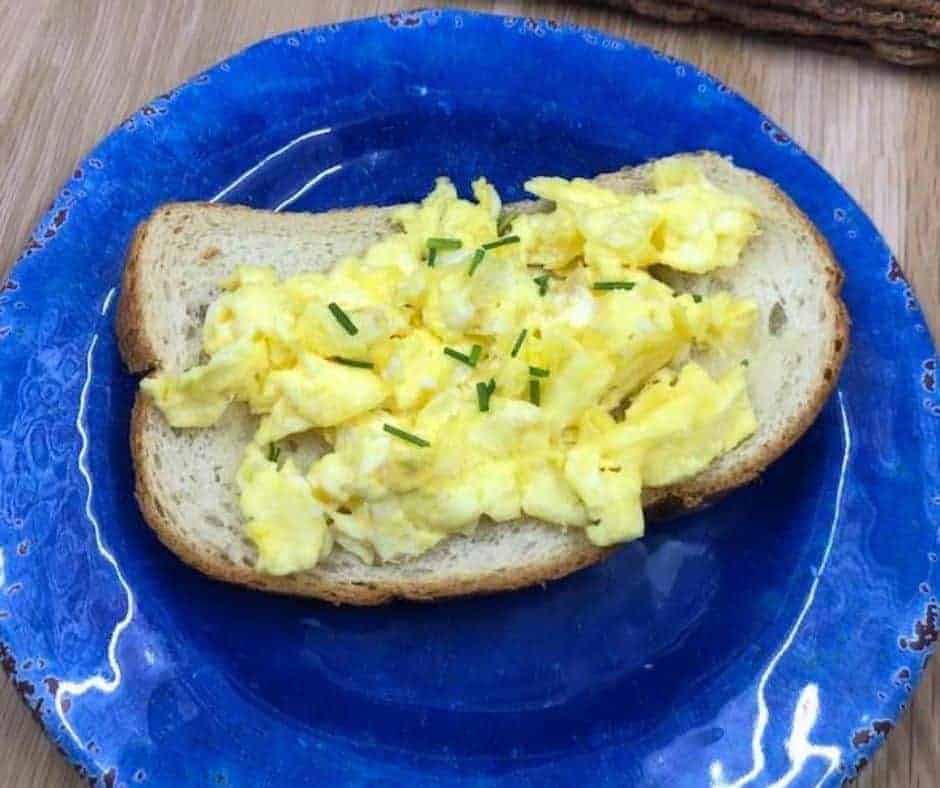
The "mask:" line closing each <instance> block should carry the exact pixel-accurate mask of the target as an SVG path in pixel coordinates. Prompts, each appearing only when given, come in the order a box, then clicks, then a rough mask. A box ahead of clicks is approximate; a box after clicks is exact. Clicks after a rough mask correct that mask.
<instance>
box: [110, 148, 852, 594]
mask: <svg viewBox="0 0 940 788" xmlns="http://www.w3.org/2000/svg"><path fill="white" fill-rule="evenodd" d="M689 155H692V154H689ZM694 158H695V159H696V160H697V161H698V162H699V163H700V165H701V166H702V167H703V169H704V171H705V172H706V174H707V175H708V177H709V178H710V180H711V181H712V182H713V183H715V184H716V185H718V186H720V187H721V188H723V189H725V190H727V191H730V192H735V193H739V194H742V195H744V196H746V197H747V198H748V199H750V200H751V201H752V202H753V203H754V204H755V205H756V206H757V208H758V210H759V212H760V215H761V220H760V224H761V233H760V235H759V236H758V237H757V238H755V239H754V240H752V241H751V243H750V244H749V245H748V247H747V248H746V249H745V252H744V254H743V257H742V261H741V263H740V264H739V265H737V266H734V267H732V268H728V269H720V270H718V271H716V272H714V273H712V274H709V275H707V276H704V277H701V276H699V277H696V276H689V275H677V274H675V273H673V272H663V275H664V276H668V277H669V279H670V282H671V284H673V285H674V286H675V287H677V288H678V289H680V290H683V289H687V290H691V289H693V287H694V290H695V292H698V293H704V294H707V293H708V292H710V291H718V290H727V291H730V292H732V293H734V294H736V295H738V296H744V297H749V298H752V299H754V300H755V301H756V302H757V304H758V306H759V310H760V320H759V325H758V327H757V329H756V330H755V336H754V338H753V340H752V342H751V344H750V346H749V347H747V348H745V349H743V350H742V352H741V355H740V357H738V358H735V359H728V358H723V359H718V358H708V357H705V358H703V359H700V361H702V362H703V363H704V364H705V365H706V366H709V365H714V366H716V367H718V368H720V367H722V366H727V364H729V363H736V362H737V361H740V360H741V359H743V358H747V359H748V362H749V366H748V370H749V374H748V383H749V389H750V395H751V400H752V403H753V407H754V411H755V413H756V415H757V418H758V421H759V427H758V430H757V432H756V433H755V434H754V435H753V436H751V437H750V438H748V439H747V440H746V441H744V442H743V443H742V444H741V445H740V446H738V447H737V448H736V449H735V450H734V451H732V452H730V453H728V454H726V455H724V456H722V457H720V458H718V459H717V460H715V461H714V462H713V463H712V464H711V465H710V466H709V467H708V468H707V469H706V470H705V471H704V472H702V473H700V474H699V475H697V476H696V477H694V478H693V479H690V480H688V481H685V482H682V483H681V484H677V485H674V486H671V487H668V488H650V489H647V490H646V491H645V492H644V507H645V508H646V510H647V516H648V517H650V518H656V517H662V516H664V515H668V514H673V513H677V512H682V511H687V510H691V509H694V508H697V507H700V506H702V505H703V504H704V503H707V502H708V501H709V500H712V499H715V498H717V497H720V496H721V495H723V494H725V493H727V492H728V491H730V490H732V489H734V488H735V487H738V486H740V485H742V484H745V483H747V482H749V481H751V480H752V479H754V478H755V477H756V476H757V474H759V473H760V472H761V471H762V470H763V469H764V468H765V467H766V466H767V465H768V464H770V463H771V462H773V461H774V460H775V459H776V458H777V457H779V456H780V455H781V454H782V453H783V452H784V451H786V450H787V449H788V448H789V447H790V446H791V445H792V444H793V443H794V442H795V441H796V440H797V439H798V438H799V437H800V436H801V435H802V434H803V432H804V431H805V430H806V429H807V428H808V427H809V425H810V424H811V423H812V421H813V420H814V419H815V417H816V415H817V414H818V413H819V411H820V409H821V408H822V406H823V404H824V402H825V400H826V398H827V397H828V395H829V394H830V392H831V391H832V389H833V387H834V385H835V381H836V377H837V375H838V373H839V369H840V367H841V364H842V360H843V358H844V356H845V353H846V350H847V346H848V332H849V321H848V316H847V313H846V310H845V305H844V304H843V303H842V301H841V299H840V297H839V291H840V288H841V284H842V272H841V270H840V269H839V267H838V265H837V264H836V262H835V261H834V259H833V257H832V253H831V251H830V249H829V247H828V245H827V244H826V242H825V241H824V240H823V238H822V237H821V236H820V235H819V233H818V232H817V230H816V229H815V227H813V225H812V224H811V223H810V222H809V220H807V218H806V217H805V216H804V215H803V214H802V213H801V212H800V211H799V209H798V208H797V207H796V206H795V205H794V204H793V203H792V202H791V201H790V199H789V198H788V197H787V196H786V195H784V194H783V193H782V192H781V191H780V190H779V189H778V188H777V187H776V186H775V185H774V184H773V183H771V182H770V181H768V180H766V179H765V178H762V177H760V176H758V175H755V174H754V173H752V172H749V171H747V170H743V169H740V168H738V167H735V166H734V165H733V164H732V163H731V162H730V161H728V160H726V159H723V158H721V157H719V156H716V155H714V154H708V153H704V154H694ZM650 168H651V165H644V166H641V167H637V168H633V169H626V170H622V171H620V172H615V173H610V174H606V175H601V176H598V178H597V181H598V182H599V183H602V184H604V185H605V186H608V187H610V188H612V189H614V190H616V191H624V192H635V191H640V190H644V189H646V188H647V187H648V183H647V181H648V178H649V174H650ZM513 207H514V208H521V209H522V210H539V209H540V208H543V207H544V206H542V205H540V204H538V203H534V202H533V203H525V204H520V205H519V206H513ZM392 210H393V209H392V208H357V209H353V210H337V211H329V212H326V213H320V214H298V213H286V214H275V213H271V212H268V211H258V210H253V209H250V208H245V207H240V206H228V205H212V204H203V203H180V204H171V205H166V206H163V207H162V208H160V209H158V210H157V211H156V212H155V213H154V214H153V215H152V216H151V217H150V218H149V219H148V220H147V221H145V222H144V223H143V224H141V226H140V227H139V228H138V230H137V233H136V235H135V237H134V240H133V242H132V244H131V246H130V250H129V254H128V261H127V268H126V270H125V273H124V281H123V287H122V291H121V300H120V305H119V309H118V317H117V332H118V338H119V342H120V348H121V353H122V355H123V357H124V360H125V362H126V363H127V366H128V367H129V368H130V370H131V371H132V372H137V373H146V372H149V371H151V370H165V371H169V372H174V373H175V372H181V371H182V370H184V369H185V368H187V367H189V366H191V365H193V364H195V363H197V362H198V360H199V358H200V336H201V327H202V322H203V318H204V316H205V312H206V308H207V307H208V305H209V304H210V303H211V302H212V301H213V300H214V299H215V298H216V296H217V295H218V294H219V282H220V281H221V280H222V279H223V278H224V277H225V276H226V275H227V274H228V273H229V272H231V271H232V270H233V269H234V268H235V267H236V266H238V265H240V264H257V265H271V266H273V267H274V268H275V269H276V270H277V271H278V273H279V274H280V275H281V276H290V275H292V274H296V273H299V272H301V271H308V270H316V269H324V268H328V267H329V266H331V265H332V264H333V263H335V262H336V261H338V260H339V259H341V258H343V257H345V256H347V255H351V254H356V253H359V252H361V251H363V250H364V249H365V248H366V247H368V246H369V245H370V244H372V243H373V242H375V241H376V240H378V239H380V238H382V237H383V236H385V235H387V234H388V233H389V232H391V231H392V230H393V229H394V228H393V226H392V224H391V220H390V216H391V212H392ZM255 426H256V420H255V418H253V417H251V416H250V415H249V414H248V413H247V411H246V410H245V409H244V408H242V407H240V406H233V407H231V408H230V409H229V411H228V412H227V413H226V415H225V417H224V418H223V419H222V421H221V422H220V423H219V424H218V425H216V426H215V427H212V428H209V429H198V430H174V429H173V428H171V427H170V426H169V425H168V424H167V423H166V421H165V420H164V418H163V416H162V414H161V413H160V412H159V411H158V410H157V408H156V407H155V406H154V405H153V404H152V403H151V401H150V400H149V399H148V398H146V397H144V396H140V395H138V397H137V401H136V403H135V406H134V413H133V424H132V429H131V450H132V454H133V459H134V467H135V472H136V480H137V485H136V487H137V489H136V493H137V498H138V500H139V502H140V506H141V510H142V512H143V514H144V518H145V519H146V520H147V522H148V523H149V524H150V526H151V527H152V528H153V529H154V531H156V533H157V535H158V536H159V537H160V539H161V540H162V541H163V542H164V544H166V545H167V546H168V547H169V548H170V549H171V550H173V551H174V552H175V553H176V554H177V555H178V556H179V557H180V558H182V559H183V560H184V561H186V562H187V563H188V564H190V565H192V566H193V567H195V568H196V569H198V570H200V571H202V572H204V573H205V574H207V575H210V576H211V577H214V578H217V579H219V580H225V581H228V582H232V583H239V584H243V585H247V586H252V587H255V588H260V589H264V590H268V591H275V592H280V593H287V594H296V595H301V596H312V597H320V598H322V599H328V600H332V601H334V602H348V603H354V604H378V603H380V602H384V601H386V600H389V599H392V598H396V597H403V598H410V599H433V598H437V597H444V596H455V595H460V594H472V593H481V592H490V591H498V590H504V589H512V588H519V587H522V586H527V585H531V584H534V583H539V582H544V581H547V580H551V579H554V578H557V577H561V576H563V575H565V574H568V573H569V572H572V571H574V570H576V569H579V568H581V567H583V566H587V565H589V564H592V563H595V562H597V561H600V560H601V559H603V558H604V557H605V556H606V555H607V554H608V552H609V550H605V549H601V548H598V547H596V546H594V545H592V544H591V543H590V542H588V541H587V539H586V538H585V537H584V535H583V533H582V532H581V531H580V530H578V529H569V530H567V531H566V530H563V529H561V528H558V527H555V526H552V525H550V524H546V523H541V522H538V521H535V520H531V519H524V520H519V521H515V522H512V523H501V524H492V523H481V524H480V526H479V527H478V528H477V529H476V531H475V532H474V534H473V535H471V536H453V537H450V538H448V539H446V540H444V541H443V542H442V543H441V544H439V545H438V546H437V547H435V548H434V549H432V550H431V551H429V552H428V553H425V554H424V555H422V556H420V557H418V558H416V559H410V560H407V561H404V562H401V563H388V564H383V565H375V566H369V565H366V564H364V563H362V562H361V561H360V560H359V559H358V558H355V557H354V556H352V555H351V554H349V553H347V552H346V551H344V550H341V549H337V550H335V551H334V553H333V554H332V555H331V556H330V557H329V558H328V559H327V560H326V561H324V562H323V563H322V564H320V565H318V566H317V567H316V568H314V569H312V570H310V571H306V572H302V573H298V574H294V575H288V576H273V575H267V574H264V573H261V572H258V571H256V570H255V569H254V568H253V567H254V561H255V550H254V547H253V546H252V544H251V543H250V542H249V541H248V540H247V539H246V538H245V536H244V535H243V529H242V516H241V513H240V510H239V506H238V491H237V487H236V484H235V472H236V469H237V467H238V465H239V463H240V461H241V457H242V453H243V450H244V447H245V445H246V444H247V443H248V442H249V440H250V439H251V437H252V435H253V433H254V429H255ZM293 448H294V449H295V450H296V451H298V452H300V453H301V454H302V455H306V457H305V458H310V459H312V458H313V457H315V456H316V455H317V454H318V453H322V451H323V450H324V447H323V445H322V444H321V443H320V442H319V441H318V439H317V438H316V437H314V436H304V437H301V438H300V439H299V440H297V441H295V445H294V446H293ZM305 458H304V459H305Z"/></svg>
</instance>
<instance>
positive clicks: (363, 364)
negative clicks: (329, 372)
mask: <svg viewBox="0 0 940 788" xmlns="http://www.w3.org/2000/svg"><path fill="white" fill-rule="evenodd" d="M330 361H334V362H336V363H337V364H343V365H345V366H347V367H356V368H357V369H372V368H373V367H374V366H375V364H373V363H372V362H371V361H358V360H357V359H354V358H343V357H342V356H333V357H332V358H331V359H330Z"/></svg>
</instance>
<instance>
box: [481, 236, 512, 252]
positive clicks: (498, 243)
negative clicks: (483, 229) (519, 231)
mask: <svg viewBox="0 0 940 788" xmlns="http://www.w3.org/2000/svg"><path fill="white" fill-rule="evenodd" d="M517 243H519V236H518V235H507V236H506V237H505V238H500V239H499V240H498V241H490V242H489V243H485V244H483V246H481V247H480V248H481V249H498V248H499V247H500V246H508V245H509V244H517Z"/></svg>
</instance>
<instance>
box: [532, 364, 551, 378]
mask: <svg viewBox="0 0 940 788" xmlns="http://www.w3.org/2000/svg"><path fill="white" fill-rule="evenodd" d="M529 374H530V375H531V376H532V377H534V378H547V377H548V376H549V374H550V373H549V371H548V370H547V369H543V368H542V367H529Z"/></svg>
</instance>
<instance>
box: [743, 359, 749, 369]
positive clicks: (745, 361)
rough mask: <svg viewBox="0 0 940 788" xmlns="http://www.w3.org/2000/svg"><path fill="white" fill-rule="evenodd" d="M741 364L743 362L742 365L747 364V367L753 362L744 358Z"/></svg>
mask: <svg viewBox="0 0 940 788" xmlns="http://www.w3.org/2000/svg"><path fill="white" fill-rule="evenodd" d="M741 364H742V366H745V367H749V366H751V362H750V361H749V360H748V359H744V360H743V361H742V362H741Z"/></svg>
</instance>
